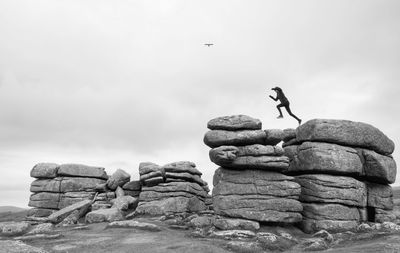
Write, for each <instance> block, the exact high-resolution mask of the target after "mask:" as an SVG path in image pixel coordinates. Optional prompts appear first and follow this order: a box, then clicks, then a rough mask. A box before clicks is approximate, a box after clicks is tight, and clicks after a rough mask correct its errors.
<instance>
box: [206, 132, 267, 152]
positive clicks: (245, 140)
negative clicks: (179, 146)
mask: <svg viewBox="0 0 400 253" xmlns="http://www.w3.org/2000/svg"><path fill="white" fill-rule="evenodd" d="M266 137H267V135H266V133H265V132H264V131H263V130H242V131H235V132H233V131H226V130H211V131H208V132H207V133H206V134H205V136H204V143H205V144H206V145H207V146H209V147H211V148H216V147H219V146H224V145H225V146H231V145H233V146H245V145H252V144H265V138H266Z"/></svg>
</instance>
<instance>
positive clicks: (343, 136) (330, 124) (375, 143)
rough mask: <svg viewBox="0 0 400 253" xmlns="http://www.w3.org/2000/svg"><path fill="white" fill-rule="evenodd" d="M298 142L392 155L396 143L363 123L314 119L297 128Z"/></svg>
mask: <svg viewBox="0 0 400 253" xmlns="http://www.w3.org/2000/svg"><path fill="white" fill-rule="evenodd" d="M296 135H297V137H296V139H297V140H298V141H317V142H329V143H337V144H341V145H345V146H353V147H362V148H366V149H372V150H374V151H376V152H378V153H380V154H383V155H390V154H392V153H393V150H394V143H393V141H392V140H390V139H389V138H388V137H387V136H386V135H385V134H384V133H382V132H381V131H380V130H379V129H377V128H375V127H373V126H371V125H369V124H366V123H361V122H353V121H349V120H333V119H313V120H310V121H307V122H305V123H304V124H302V125H301V126H299V127H298V128H297V132H296Z"/></svg>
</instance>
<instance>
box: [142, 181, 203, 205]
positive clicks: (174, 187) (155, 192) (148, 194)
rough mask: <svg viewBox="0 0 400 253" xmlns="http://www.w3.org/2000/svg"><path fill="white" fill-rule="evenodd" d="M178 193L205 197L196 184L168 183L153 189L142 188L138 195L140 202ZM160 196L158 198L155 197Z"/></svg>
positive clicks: (201, 189)
mask: <svg viewBox="0 0 400 253" xmlns="http://www.w3.org/2000/svg"><path fill="white" fill-rule="evenodd" d="M178 193H188V194H190V195H187V196H190V197H193V196H199V197H202V198H206V197H207V193H206V192H205V191H204V189H203V188H202V187H201V186H200V185H198V184H196V183H190V182H170V183H163V184H159V185H157V186H153V187H143V188H142V192H141V193H140V201H152V200H159V199H161V198H164V197H168V196H171V197H172V196H176V195H175V194H178ZM157 196H160V197H157Z"/></svg>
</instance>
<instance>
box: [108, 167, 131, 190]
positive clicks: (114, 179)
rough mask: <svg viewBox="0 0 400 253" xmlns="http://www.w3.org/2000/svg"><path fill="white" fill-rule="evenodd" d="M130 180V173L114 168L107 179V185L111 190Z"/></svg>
mask: <svg viewBox="0 0 400 253" xmlns="http://www.w3.org/2000/svg"><path fill="white" fill-rule="evenodd" d="M130 180H131V175H129V174H128V173H127V172H126V171H124V170H121V169H118V170H116V171H115V172H114V173H113V174H112V175H111V177H110V178H109V179H108V181H107V187H108V188H110V189H111V190H115V189H117V187H118V186H123V185H124V184H126V183H128V182H129V181H130Z"/></svg>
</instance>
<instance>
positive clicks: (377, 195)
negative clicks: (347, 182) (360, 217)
mask: <svg viewBox="0 0 400 253" xmlns="http://www.w3.org/2000/svg"><path fill="white" fill-rule="evenodd" d="M367 192H368V201H367V205H368V206H370V207H376V208H380V209H386V210H392V209H393V207H394V204H393V190H392V187H391V186H390V185H383V184H374V183H369V182H367Z"/></svg>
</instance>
